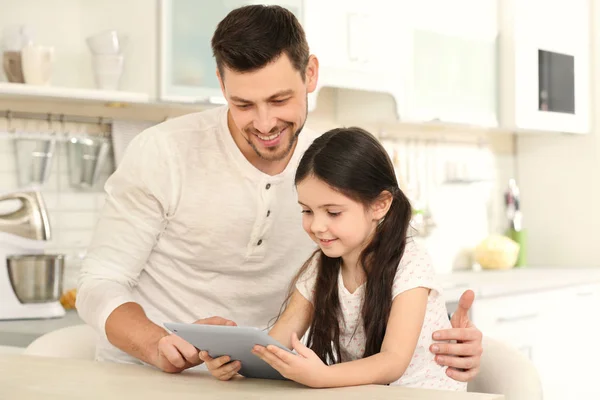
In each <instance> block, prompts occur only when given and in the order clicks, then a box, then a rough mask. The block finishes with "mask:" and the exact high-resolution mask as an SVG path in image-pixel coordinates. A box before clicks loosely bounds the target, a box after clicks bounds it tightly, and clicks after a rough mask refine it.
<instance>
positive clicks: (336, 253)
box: [200, 128, 466, 390]
mask: <svg viewBox="0 0 600 400" xmlns="http://www.w3.org/2000/svg"><path fill="white" fill-rule="evenodd" d="M295 183H296V188H297V191H298V203H299V204H300V206H301V207H302V213H303V220H302V225H303V227H304V229H305V230H306V233H308V235H309V236H310V237H311V238H312V239H313V240H314V241H315V242H316V243H317V244H318V246H319V249H318V250H317V251H315V253H314V254H313V256H312V257H311V258H310V259H309V260H308V261H307V262H306V263H305V265H304V266H303V267H302V269H301V270H300V272H299V273H298V276H297V277H296V279H295V280H294V282H292V285H291V290H290V295H289V297H288V299H287V301H286V303H285V304H284V306H285V310H284V311H283V313H282V314H281V315H280V317H279V318H278V320H277V321H276V323H275V325H274V326H273V328H272V329H271V331H270V332H269V334H270V335H271V336H272V337H274V338H275V339H277V340H278V341H279V342H281V343H282V344H283V345H285V346H287V347H289V348H293V349H294V350H295V351H296V353H297V354H290V353H287V352H285V351H282V350H281V349H278V348H277V347H275V346H268V347H267V348H264V347H262V346H255V348H254V349H253V353H254V354H256V355H257V356H258V357H260V358H261V359H263V360H264V361H266V362H267V363H269V364H270V365H271V366H273V367H274V368H275V369H277V370H278V371H279V372H280V373H281V374H282V375H283V376H285V377H287V378H289V379H292V380H294V381H297V382H299V383H302V384H304V385H307V386H312V387H336V386H354V385H363V384H397V385H403V386H411V387H422V388H432V389H448V390H465V389H466V383H462V382H458V381H455V380H453V379H452V378H450V377H448V376H447V375H446V373H445V369H446V367H442V366H440V365H438V364H437V363H436V362H435V361H434V358H433V356H432V355H431V354H430V352H429V346H430V345H431V344H432V339H431V335H432V333H433V332H434V331H435V330H438V329H443V328H449V327H450V322H449V320H448V315H447V312H446V306H445V303H444V301H443V299H442V297H441V296H440V288H439V286H438V284H437V283H436V282H435V279H434V274H433V268H432V265H431V262H430V259H429V257H428V255H427V254H426V252H425V251H424V250H423V249H421V248H420V247H419V246H417V244H415V243H414V242H413V241H412V240H411V239H410V238H408V237H407V231H408V228H409V221H410V218H411V205H410V202H409V200H408V199H407V197H406V196H405V195H404V193H402V191H401V190H400V189H399V187H398V182H397V180H396V176H395V174H394V168H393V165H392V163H391V161H390V159H389V157H388V155H387V153H386V151H385V150H384V148H383V147H382V146H381V144H380V143H379V142H378V141H377V140H376V139H375V138H374V137H373V136H372V135H370V134H369V133H368V132H366V131H364V130H362V129H360V128H348V129H345V128H344V129H334V130H332V131H329V132H327V133H325V134H323V135H322V136H321V137H319V138H318V139H316V140H315V141H314V143H313V144H312V145H311V146H310V147H309V148H308V150H307V151H306V153H305V154H304V156H303V157H302V160H301V161H300V164H299V167H298V169H297V172H296V177H295ZM307 330H308V337H307V346H305V345H304V344H302V343H301V342H300V341H299V339H298V338H299V337H302V336H303V335H304V334H305V333H306V331H307ZM200 357H201V358H202V359H204V360H205V361H207V363H206V364H207V367H208V368H209V370H211V372H212V374H213V375H214V376H216V377H217V378H219V379H222V380H227V379H230V378H231V377H233V376H234V375H235V374H236V373H237V371H239V368H240V363H239V362H238V361H234V362H228V361H229V358H228V357H227V356H223V357H220V358H217V359H214V360H213V359H211V358H210V357H208V355H207V354H206V353H205V352H201V354H200Z"/></svg>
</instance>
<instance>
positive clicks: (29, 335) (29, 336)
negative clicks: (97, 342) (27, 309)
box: [0, 310, 84, 347]
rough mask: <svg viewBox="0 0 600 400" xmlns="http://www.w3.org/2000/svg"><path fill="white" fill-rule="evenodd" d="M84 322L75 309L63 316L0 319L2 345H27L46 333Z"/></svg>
mask: <svg viewBox="0 0 600 400" xmlns="http://www.w3.org/2000/svg"><path fill="white" fill-rule="evenodd" d="M83 323H84V322H83V321H82V320H81V318H79V315H78V314H77V311H74V310H70V311H67V313H66V315H65V316H64V317H62V318H48V319H20V320H10V321H0V345H3V346H14V347H26V346H27V345H28V344H29V343H31V342H33V341H34V340H35V339H36V338H38V337H40V336H42V335H43V334H45V333H48V332H52V331H54V330H57V329H60V328H64V327H65V326H71V325H79V324H83Z"/></svg>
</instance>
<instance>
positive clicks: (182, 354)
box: [152, 317, 236, 373]
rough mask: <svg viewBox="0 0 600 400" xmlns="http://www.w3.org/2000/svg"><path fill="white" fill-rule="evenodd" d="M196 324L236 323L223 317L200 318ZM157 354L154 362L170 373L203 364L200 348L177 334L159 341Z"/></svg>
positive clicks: (231, 324)
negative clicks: (199, 352)
mask: <svg viewBox="0 0 600 400" xmlns="http://www.w3.org/2000/svg"><path fill="white" fill-rule="evenodd" d="M194 323H195V324H201V325H228V326H235V325H236V323H235V322H233V321H230V320H228V319H225V318H221V317H210V318H205V319H200V320H198V321H196V322H194ZM157 349H158V350H157V354H156V357H155V359H154V360H153V362H152V364H154V365H155V366H156V367H158V368H160V369H162V370H163V371H164V372H168V373H179V372H181V371H183V370H186V369H188V368H191V367H195V366H196V365H200V364H202V360H200V357H199V354H198V349H196V348H195V347H194V346H193V345H191V344H190V343H188V342H186V341H185V340H183V339H182V338H180V337H179V336H177V335H171V334H167V335H165V336H163V337H162V338H161V339H160V340H159V341H158V346H157Z"/></svg>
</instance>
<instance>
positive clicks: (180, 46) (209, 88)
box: [160, 0, 302, 104]
mask: <svg viewBox="0 0 600 400" xmlns="http://www.w3.org/2000/svg"><path fill="white" fill-rule="evenodd" d="M248 4H278V5H281V6H284V7H286V8H287V9H288V10H290V11H292V12H293V13H294V14H295V15H296V17H297V18H298V19H299V20H300V21H302V0H279V1H257V0H215V1H210V2H199V1H196V0H161V11H160V16H161V20H160V48H161V55H160V60H161V63H160V64H161V65H160V67H161V68H160V99H161V100H162V101H175V102H190V103H196V102H208V103H216V104H220V103H225V99H224V98H223V95H222V93H221V88H220V86H219V81H218V79H217V76H216V63H215V59H214V57H213V54H212V49H211V39H212V36H213V34H214V32H215V29H216V28H217V25H218V23H219V22H220V21H221V20H222V19H223V18H225V16H226V15H227V14H228V13H229V12H230V11H232V10H233V9H235V8H238V7H241V6H244V5H248Z"/></svg>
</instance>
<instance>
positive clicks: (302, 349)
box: [252, 332, 329, 388]
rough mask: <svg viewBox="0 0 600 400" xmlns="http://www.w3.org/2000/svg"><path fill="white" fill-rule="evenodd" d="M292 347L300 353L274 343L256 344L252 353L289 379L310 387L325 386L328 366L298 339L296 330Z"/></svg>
mask: <svg viewBox="0 0 600 400" xmlns="http://www.w3.org/2000/svg"><path fill="white" fill-rule="evenodd" d="M292 347H293V349H294V350H296V352H297V353H298V354H291V353H289V352H287V351H285V350H283V349H280V348H279V347H277V346H273V345H269V346H267V347H266V348H265V347H263V346H259V345H256V346H254V348H253V349H252V353H253V354H255V355H256V356H258V357H259V358H260V359H262V360H263V361H265V362H266V363H268V364H269V365H271V366H272V367H273V368H275V369H276V370H277V371H279V373H280V374H281V375H283V376H284V377H286V378H288V379H291V380H293V381H296V382H298V383H301V384H303V385H306V386H310V387H315V388H318V387H325V386H326V383H327V373H328V372H329V368H328V366H327V365H325V363H323V361H321V359H320V358H319V357H318V356H317V355H316V354H315V352H314V351H312V350H311V349H309V348H308V347H306V346H305V345H304V344H303V343H302V342H300V340H298V336H297V335H296V333H295V332H294V333H293V334H292Z"/></svg>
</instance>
